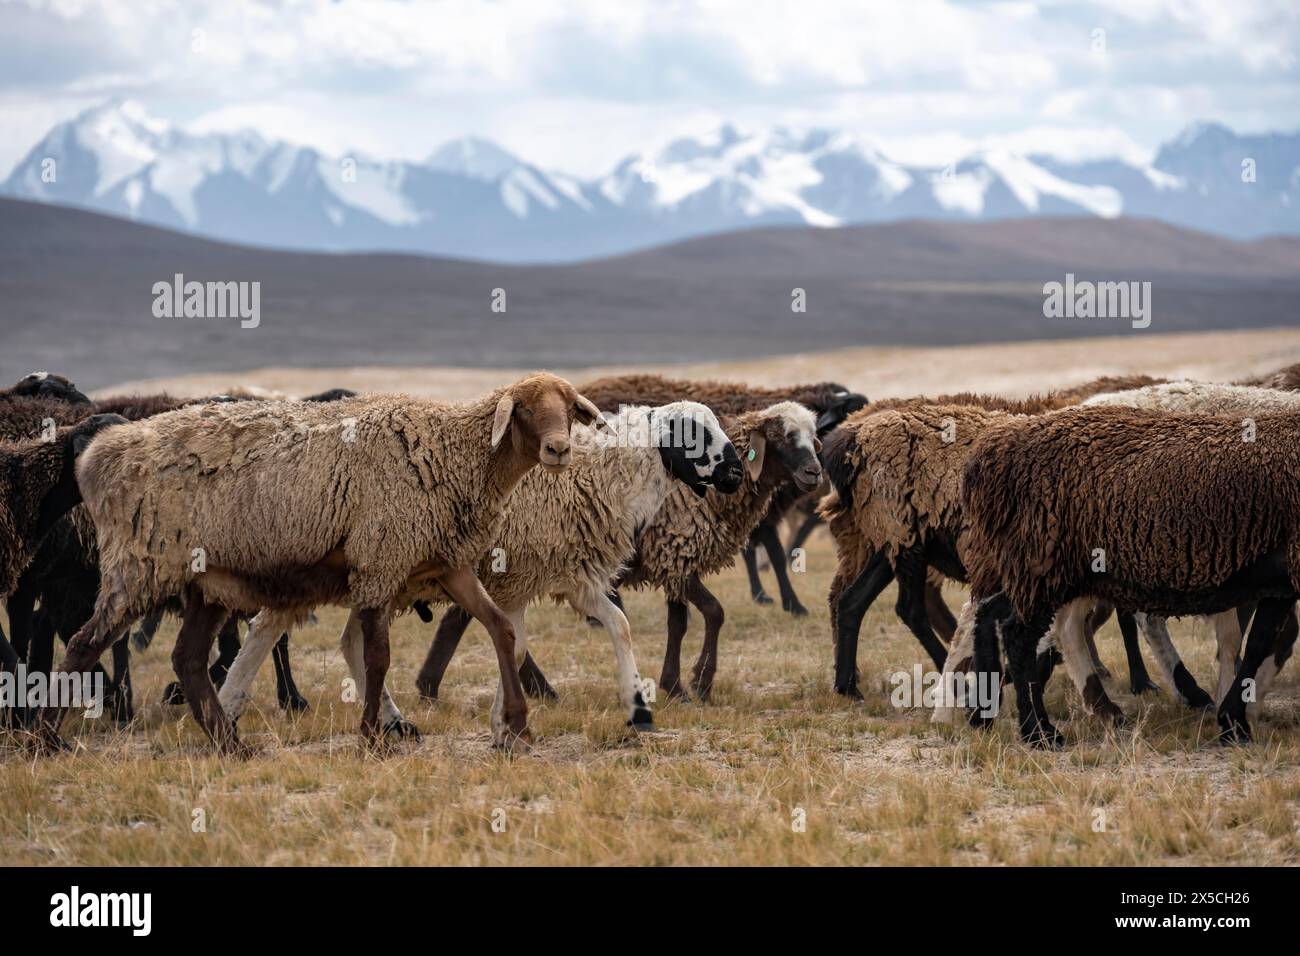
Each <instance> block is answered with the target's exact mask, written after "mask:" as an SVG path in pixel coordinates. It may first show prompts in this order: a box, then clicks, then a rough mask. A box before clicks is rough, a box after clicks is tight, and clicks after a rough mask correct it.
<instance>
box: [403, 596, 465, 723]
mask: <svg viewBox="0 0 1300 956" xmlns="http://www.w3.org/2000/svg"><path fill="white" fill-rule="evenodd" d="M472 620H473V618H472V617H470V616H469V614H468V613H467V612H466V611H464V610H463V609H461V608H459V607H456V606H454V605H453V606H452V607H449V608H447V611H446V613H444V614H443V615H442V620H441V621H439V622H438V630H437V631H436V632H435V633H434V635H433V643H432V644H430V645H429V653H428V654H426V655H425V657H424V664H423V665H421V667H420V673H419V674H417V675H416V678H415V686H416V688H417V689H418V690H419V691H420V696H421V697H423V698H424V699H425V700H437V699H438V688H439V687H441V686H442V678H443V675H445V674H446V673H447V665H448V664H450V663H451V659H452V657H454V656H455V654H456V648H457V647H459V646H460V639H461V638H462V637H464V636H465V631H466V630H467V629H468V628H469V622H470V621H472Z"/></svg>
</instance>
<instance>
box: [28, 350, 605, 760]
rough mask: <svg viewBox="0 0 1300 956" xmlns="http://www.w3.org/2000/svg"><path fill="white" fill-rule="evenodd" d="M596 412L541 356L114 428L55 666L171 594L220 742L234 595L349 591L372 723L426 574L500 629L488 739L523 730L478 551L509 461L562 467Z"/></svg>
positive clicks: (182, 659)
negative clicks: (381, 389)
mask: <svg viewBox="0 0 1300 956" xmlns="http://www.w3.org/2000/svg"><path fill="white" fill-rule="evenodd" d="M598 417H599V412H598V411H597V409H596V408H595V406H593V405H592V404H591V403H590V402H589V401H587V400H586V399H585V398H583V397H582V396H581V395H579V394H578V393H577V392H576V391H575V390H574V388H573V386H572V385H570V384H569V383H568V382H566V381H564V380H563V379H561V378H558V377H556V376H554V375H549V374H546V373H538V374H535V375H532V376H529V377H528V378H525V379H523V380H521V381H519V382H516V383H515V384H514V385H511V386H508V387H506V388H501V389H497V390H496V391H494V392H492V393H491V394H490V395H488V396H486V397H484V398H481V399H479V400H477V401H473V402H468V403H465V404H459V405H452V404H446V403H440V402H432V401H425V400H420V399H414V398H407V397H402V396H371V397H367V398H355V399H346V400H344V401H341V402H337V403H333V404H319V403H310V402H236V403H232V404H214V405H197V406H191V407H189V408H185V409H181V410H179V411H175V412H169V413H167V414H165V415H159V416H156V417H154V418H151V419H149V420H148V421H145V422H139V423H136V424H132V425H128V426H123V427H122V428H120V429H117V430H116V433H115V432H109V433H107V434H106V435H104V436H103V438H102V439H101V440H100V441H98V442H96V443H95V445H94V446H93V447H92V449H91V453H90V454H89V455H88V456H87V457H85V458H83V460H82V461H81V462H80V464H79V466H78V469H77V477H78V481H79V483H80V485H81V488H82V491H83V493H84V494H85V496H86V505H87V509H88V510H89V512H90V514H91V517H92V519H93V520H94V523H95V531H96V535H97V537H98V540H99V548H100V568H101V575H102V580H103V583H102V586H101V588H100V593H99V598H98V600H97V601H96V604H95V612H94V615H93V616H92V617H91V620H90V621H89V622H88V623H87V625H86V626H85V627H84V628H82V630H81V631H79V632H78V633H77V635H76V637H74V638H73V640H72V641H71V642H70V643H69V645H68V653H67V657H66V659H65V662H64V668H65V669H66V670H69V671H73V672H76V671H78V670H82V669H84V668H85V667H87V666H89V665H90V664H91V663H93V662H94V661H95V660H96V659H97V658H98V657H99V655H100V654H101V653H102V652H103V651H104V649H105V648H107V647H108V646H109V645H110V644H111V643H112V642H113V641H114V640H116V639H117V638H118V637H120V636H121V634H122V633H123V632H124V631H125V630H126V628H127V627H128V626H129V625H130V623H131V622H132V621H133V620H135V619H136V618H138V617H140V616H141V615H143V614H145V613H148V612H149V611H150V610H152V609H153V608H155V607H157V606H159V605H160V604H162V603H163V602H165V601H167V600H169V599H171V598H173V597H175V596H177V595H181V596H183V597H184V599H185V617H184V621H183V623H182V626H181V630H180V634H179V636H178V637H177V642H176V650H175V651H174V652H173V655H172V660H173V665H174V666H175V668H176V671H177V675H178V676H179V677H180V679H181V684H182V688H183V689H184V691H185V696H186V699H187V700H188V702H189V704H190V708H191V710H192V711H193V713H194V715H195V717H196V719H197V720H198V721H199V723H200V724H201V725H202V726H203V728H204V730H205V731H206V732H207V734H208V735H209V737H210V738H211V739H212V740H213V741H214V742H215V743H216V745H217V747H218V748H219V749H220V750H223V751H231V750H242V745H240V743H239V741H238V737H237V735H236V734H235V731H234V728H233V726H232V725H231V723H230V721H229V719H228V718H227V717H226V715H225V713H224V712H223V711H222V710H221V705H220V703H219V701H218V699H217V696H216V693H215V691H214V689H213V687H212V682H211V681H210V680H209V679H208V673H207V662H208V651H209V649H210V647H211V645H212V640H213V638H214V636H215V634H216V632H217V630H218V629H219V628H220V627H221V625H222V623H223V622H224V620H225V618H226V616H227V614H228V613H229V612H230V611H245V612H255V611H258V610H260V609H268V610H271V611H275V612H283V613H286V614H288V615H290V616H292V617H294V618H301V617H304V616H305V615H306V614H308V613H309V612H310V611H311V610H312V609H313V608H314V607H316V606H318V605H321V604H344V605H347V606H349V607H352V608H354V609H356V610H357V612H358V616H359V618H360V622H361V627H362V631H363V634H364V642H365V649H364V656H365V670H366V684H367V693H366V698H365V708H364V712H363V716H362V723H361V730H362V736H363V738H364V739H365V740H366V741H368V742H377V741H378V740H379V738H380V735H381V728H380V725H379V720H378V718H379V700H380V698H379V695H380V691H381V690H382V689H383V682H384V674H385V673H386V672H387V669H388V625H389V621H390V619H391V616H392V613H393V610H394V602H395V601H396V599H397V598H398V597H399V596H400V594H401V593H402V591H403V589H404V588H405V587H407V585H408V582H410V581H411V580H412V579H413V578H415V579H419V578H423V577H428V578H429V579H436V580H437V581H438V583H439V584H440V585H441V586H442V587H443V588H444V589H445V590H446V591H447V592H448V593H449V594H450V595H451V596H452V597H454V599H455V600H456V601H457V603H459V604H460V605H461V606H462V607H465V608H466V609H467V610H469V611H470V613H471V614H473V615H474V616H475V617H476V618H478V619H479V620H480V621H482V622H483V623H484V624H485V626H486V627H487V629H488V632H489V633H490V634H491V635H492V639H493V643H494V645H495V646H496V650H497V657H498V662H499V663H500V665H501V667H502V679H503V682H504V683H505V687H506V690H505V703H504V727H505V728H506V731H507V733H508V734H509V739H508V740H507V739H500V740H499V742H500V743H503V744H509V743H512V742H517V741H526V740H527V738H528V729H527V704H526V702H525V701H524V698H523V692H522V689H521V688H520V686H519V677H518V673H517V667H518V662H517V661H515V660H514V652H515V637H514V633H513V628H512V626H511V624H510V621H509V620H508V619H507V618H506V617H505V615H504V614H502V613H501V611H500V610H499V609H498V608H497V607H496V606H495V605H494V604H493V603H492V601H491V599H489V598H488V596H487V594H486V592H484V590H483V587H482V585H481V584H480V583H479V581H478V579H477V577H476V576H475V574H474V568H475V566H476V565H477V563H478V560H479V558H480V557H481V556H482V554H483V553H484V551H486V550H487V548H488V546H489V545H490V542H491V539H492V534H493V529H494V526H495V524H496V521H497V518H498V517H499V515H500V511H501V507H502V505H503V503H504V501H505V500H506V498H507V497H508V496H509V494H510V492H511V491H512V490H513V489H514V486H515V485H516V484H517V483H518V481H519V479H520V478H522V477H523V476H524V474H525V473H526V472H527V471H528V470H529V469H531V468H532V467H533V466H534V465H536V464H538V463H541V464H542V466H543V467H544V468H547V469H548V470H551V471H557V472H558V471H561V470H563V469H564V468H565V467H566V466H567V465H568V463H569V459H570V457H571V449H570V442H569V430H570V427H571V426H572V424H573V422H574V421H575V420H577V421H582V422H584V423H590V422H592V421H594V420H595V419H596V418H598ZM63 713H64V711H63V710H62V709H54V708H47V709H46V710H45V711H43V712H42V715H41V720H40V723H39V726H38V727H37V731H38V733H37V735H36V736H37V740H38V743H39V744H40V745H41V746H42V747H43V748H50V747H57V746H59V745H60V744H61V743H62V742H61V741H60V740H59V738H58V733H57V731H58V726H59V724H60V722H61V720H62V717H63ZM504 736H505V735H504V734H503V735H502V737H504Z"/></svg>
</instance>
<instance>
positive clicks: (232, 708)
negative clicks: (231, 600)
mask: <svg viewBox="0 0 1300 956" xmlns="http://www.w3.org/2000/svg"><path fill="white" fill-rule="evenodd" d="M292 629H293V618H292V617H290V616H289V615H284V614H278V613H276V612H275V611H271V610H263V611H259V612H258V614H257V616H256V617H255V618H253V619H252V620H251V621H249V622H248V636H247V637H245V638H244V643H243V645H242V646H241V647H240V648H239V653H238V654H237V655H236V656H235V660H234V663H232V664H231V665H230V670H229V672H228V673H227V674H226V682H225V683H224V684H222V685H221V691H220V695H219V697H220V700H221V709H222V710H224V711H225V712H226V716H228V717H229V718H230V719H231V720H238V719H239V715H240V714H242V713H243V712H244V707H245V706H247V704H248V701H249V698H250V697H251V694H250V693H249V690H250V688H252V686H253V678H254V677H256V676H257V672H258V671H259V670H260V669H261V667H262V665H263V664H264V663H266V658H267V656H268V655H269V654H270V653H271V649H272V648H274V647H275V642H276V641H278V640H279V639H280V635H281V634H283V633H285V632H286V631H289V630H292ZM213 646H214V647H215V646H216V645H215V643H214V645H213Z"/></svg>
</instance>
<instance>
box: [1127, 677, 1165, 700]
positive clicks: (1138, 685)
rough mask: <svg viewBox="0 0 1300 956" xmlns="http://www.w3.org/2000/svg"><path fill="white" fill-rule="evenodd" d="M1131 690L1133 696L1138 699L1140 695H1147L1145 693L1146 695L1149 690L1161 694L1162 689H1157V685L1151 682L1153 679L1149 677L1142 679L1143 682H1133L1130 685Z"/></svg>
mask: <svg viewBox="0 0 1300 956" xmlns="http://www.w3.org/2000/svg"><path fill="white" fill-rule="evenodd" d="M1129 690H1130V691H1131V692H1132V694H1133V696H1135V697H1136V696H1137V695H1138V694H1145V693H1146V692H1147V691H1149V690H1150V691H1155V692H1157V693H1159V692H1160V688H1159V687H1157V686H1156V685H1155V683H1153V682H1152V680H1151V678H1149V677H1144V678H1142V679H1141V680H1135V681H1133V682H1132V683H1130V685H1129Z"/></svg>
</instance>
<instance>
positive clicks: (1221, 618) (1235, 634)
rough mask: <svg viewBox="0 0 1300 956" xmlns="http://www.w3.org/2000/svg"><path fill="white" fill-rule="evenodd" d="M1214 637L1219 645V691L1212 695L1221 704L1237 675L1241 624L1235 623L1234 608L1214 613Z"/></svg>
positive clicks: (1235, 614)
mask: <svg viewBox="0 0 1300 956" xmlns="http://www.w3.org/2000/svg"><path fill="white" fill-rule="evenodd" d="M1214 637H1215V640H1216V641H1217V642H1218V645H1219V691H1218V693H1217V694H1215V695H1214V702H1215V704H1222V703H1223V698H1225V697H1227V696H1228V691H1229V690H1230V689H1231V688H1232V682H1233V680H1234V679H1235V678H1236V676H1237V655H1238V654H1239V653H1240V652H1241V625H1240V624H1238V623H1237V610H1236V608H1232V609H1229V610H1227V611H1223V612H1222V613H1219V614H1216V615H1214ZM1256 683H1258V682H1256Z"/></svg>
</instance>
